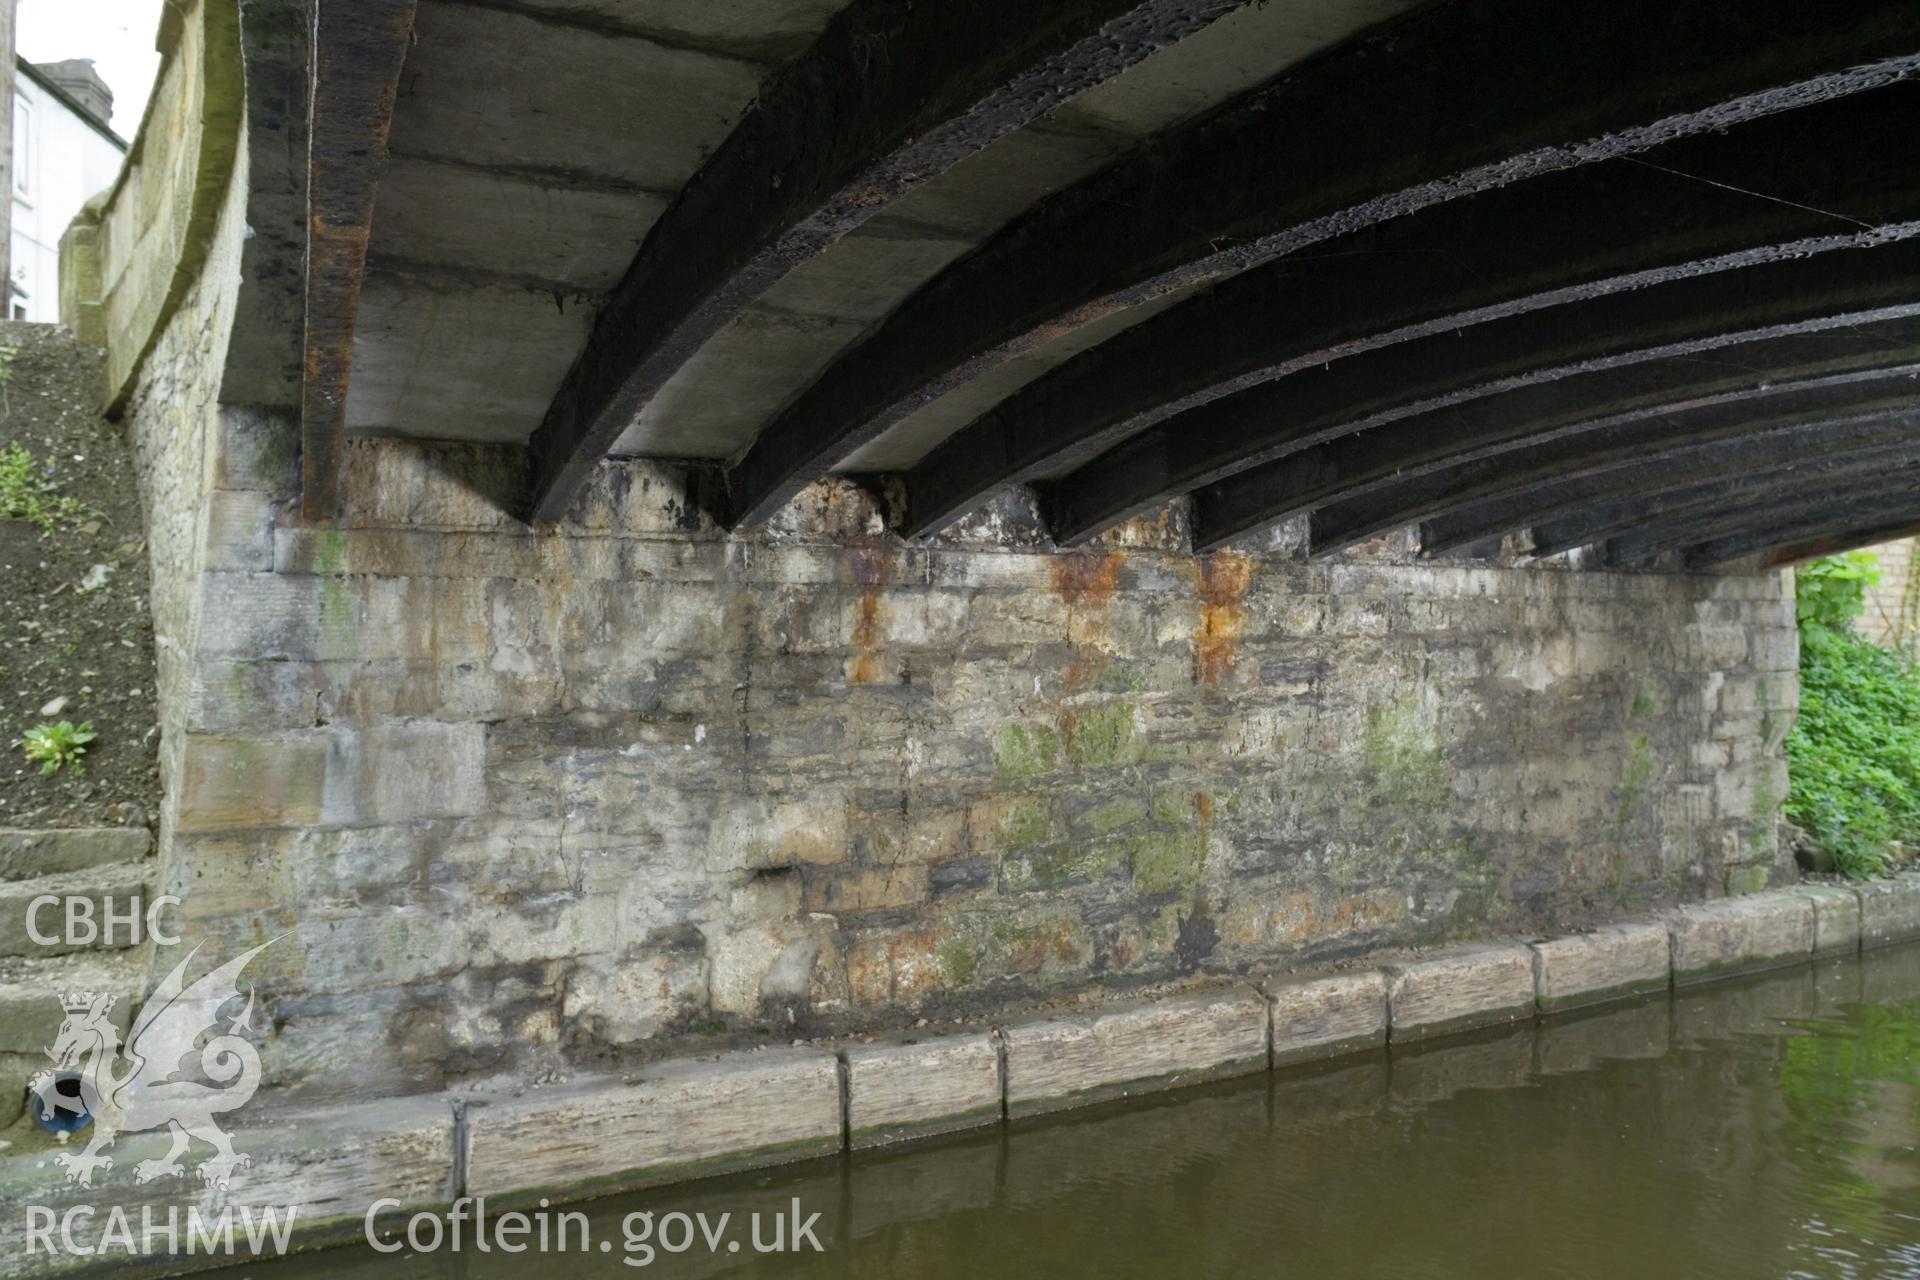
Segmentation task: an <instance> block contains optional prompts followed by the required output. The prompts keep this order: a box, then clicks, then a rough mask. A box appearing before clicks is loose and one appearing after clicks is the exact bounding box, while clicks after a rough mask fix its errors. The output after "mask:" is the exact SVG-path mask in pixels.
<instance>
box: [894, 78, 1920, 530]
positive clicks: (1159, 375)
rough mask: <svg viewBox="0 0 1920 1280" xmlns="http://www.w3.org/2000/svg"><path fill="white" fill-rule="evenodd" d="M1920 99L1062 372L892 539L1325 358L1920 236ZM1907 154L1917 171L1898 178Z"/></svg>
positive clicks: (1779, 133) (907, 480) (1322, 272)
mask: <svg viewBox="0 0 1920 1280" xmlns="http://www.w3.org/2000/svg"><path fill="white" fill-rule="evenodd" d="M1916 138H1920V85H1914V84H1911V83H1907V84H1898V85H1891V86H1888V87H1886V88H1883V89H1878V90H1874V91H1872V92H1869V93H1863V94H1857V95H1854V96H1853V97H1850V98H1844V99H1840V100H1837V101H1834V102H1828V103H1821V104H1818V105H1815V106H1812V107H1808V108H1805V109H1803V110H1799V111H1791V112H1786V113H1784V114H1782V115H1778V116H1773V117H1768V118H1766V119H1762V120H1757V121H1752V122H1749V123H1747V124H1744V125H1742V126H1740V127H1739V128H1737V129H1734V130H1731V131H1730V132H1729V134H1728V135H1727V136H1725V137H1721V136H1712V137H1705V138H1686V139H1681V140H1679V141H1677V142H1673V143H1668V144H1666V145H1664V146H1661V147H1657V148H1654V149H1653V150H1652V151H1650V152H1649V153H1647V155H1646V157H1645V161H1646V162H1645V163H1613V164H1602V165H1589V166H1583V167H1580V168H1575V169H1569V170H1566V171H1564V172H1561V173H1556V174H1549V175H1547V176H1545V177H1541V178H1538V179H1535V180H1533V181H1530V182H1522V183H1516V184H1514V185H1513V186H1510V187H1506V188H1503V189H1500V190H1497V191H1491V192H1487V193H1484V194H1482V195H1479V196H1475V197H1472V198H1471V199H1467V200H1460V201H1454V202H1452V203H1449V204H1443V205H1437V206H1435V207H1433V208H1429V209H1425V210H1422V211H1421V212H1419V213H1415V214H1411V215H1409V216H1407V217H1405V218H1398V219H1394V220H1393V221H1391V222H1387V223H1385V224H1382V225H1380V226H1378V227H1373V228H1369V229H1368V230H1366V231H1364V232H1361V233H1359V234H1358V235H1354V236H1346V237H1342V238H1340V239H1338V240H1333V241H1329V242H1328V243H1326V244H1324V245H1319V246H1315V248H1314V249H1313V250H1311V251H1309V252H1305V253H1302V254H1300V255H1295V256H1290V257H1286V258H1282V259H1280V260H1278V261H1276V262H1273V263H1269V264H1267V265H1265V266H1262V267H1259V268H1257V269H1255V270H1252V271H1249V272H1247V273H1245V274H1243V275H1241V276H1238V277H1235V278H1233V279H1230V280H1227V281H1226V282H1224V283H1222V284H1220V285H1219V286H1217V287H1215V288H1213V289H1210V290H1208V291H1206V292H1204V293H1202V294H1200V295H1199V296H1198V297H1195V298H1193V299H1190V300H1188V301H1186V302H1183V303H1181V304H1179V305H1177V306H1175V307H1172V308H1170V309H1169V310H1167V311H1165V312H1162V313H1160V314H1158V315H1156V316H1154V317H1152V318H1150V319H1148V320H1145V321H1143V322H1142V323H1140V324H1138V325H1136V326H1134V327H1132V328H1130V329H1127V330H1125V331H1123V332H1122V333H1120V334H1118V335H1116V336H1115V337H1113V338H1111V339H1109V340H1108V341H1107V342H1105V343H1103V344H1101V345H1099V346H1097V347H1094V348H1093V349H1091V350H1089V351H1086V352H1083V353H1081V354H1079V355H1077V356H1075V357H1073V358H1072V359H1070V360H1068V361H1066V362H1065V363H1064V364H1062V365H1061V366H1060V367H1058V368H1057V369H1054V370H1052V371H1050V372H1048V373H1046V374H1044V375H1042V376H1041V377H1040V378H1039V379H1037V380H1036V381H1034V382H1033V383H1031V384H1029V385H1028V386H1026V387H1024V388H1022V389H1021V390H1020V391H1018V392H1016V393H1015V394H1014V395H1012V396H1010V397H1008V399H1006V400H1004V401H1002V402H1001V403H1000V404H999V405H997V406H995V407H994V408H993V409H991V410H989V411H988V412H987V413H985V414H983V415H982V416H981V417H980V418H978V419H976V420H975V421H974V422H972V423H970V424H969V425H967V426H966V427H963V428H962V429H961V430H960V431H958V432H956V433H955V434H954V435H952V436H951V437H949V438H948V439H947V440H945V441H943V442H942V443H941V444H940V445H939V446H937V447H936V448H934V449H933V450H931V451H930V452H929V453H928V454H927V456H926V457H925V458H923V459H922V460H921V461H920V462H919V463H918V464H916V465H915V466H913V467H912V468H910V469H909V470H907V471H906V472H905V473H904V474H903V476H902V480H903V483H904V487H905V492H906V518H905V520H904V522H903V526H902V532H904V533H906V534H907V535H908V536H922V535H926V534H929V533H934V532H937V531H938V530H939V529H940V528H941V527H943V526H944V525H945V524H947V523H948V522H950V521H951V520H953V519H955V518H957V517H958V516H961V515H964V514H965V513H966V512H967V511H968V510H969V509H971V508H972V507H973V506H974V505H975V504H977V503H978V502H979V501H980V500H981V499H982V498H984V497H985V496H986V495H987V494H988V493H990V492H992V491H993V490H994V489H995V488H997V487H999V486H1001V485H1004V484H1009V483H1028V482H1032V481H1035V480H1037V479H1042V478H1044V477H1046V476H1047V475H1049V474H1057V473H1058V472H1059V471H1060V470H1061V469H1063V468H1065V467H1068V466H1072V465H1076V464H1080V463H1084V461H1085V460H1086V459H1088V458H1090V457H1091V456H1093V455H1095V454H1097V453H1099V452H1102V451H1103V450H1105V449H1107V448H1109V447H1112V446H1113V445H1114V444H1116V443H1117V442H1119V441H1121V440H1124V439H1127V438H1129V437H1132V436H1135V435H1138V434H1139V433H1140V432H1142V431H1144V430H1147V429H1149V428H1152V427H1154V426H1155V425H1156V424H1158V423H1160V422H1163V421H1165V420H1167V419H1169V418H1172V417H1174V416H1175V415H1177V414H1180V413H1183V412H1186V411H1188V410H1191V409H1195V408H1198V407H1199V406H1201V405H1204V404H1207V403H1209V402H1211V401H1213V400H1217V399H1220V398H1222V397H1224V396H1228V395H1233V394H1236V393H1239V392H1242V391H1246V390H1249V389H1251V388H1253V387H1256V386H1259V385H1261V384H1263V383H1268V382H1271V381H1273V380H1274V379H1277V378H1283V377H1286V376H1288V375H1290V374H1293V373H1297V372H1299V371H1301V370H1304V369H1310V368H1312V367H1314V366H1316V365H1321V364H1324V363H1326V362H1327V361H1330V360H1334V359H1340V358H1343V357H1347V356H1351V355H1356V354H1359V353H1361V352H1365V351H1369V350H1373V349H1377V348H1379V347H1383V346H1388V345H1391V344H1392V343H1395V342H1400V341H1407V340H1410V339H1417V338H1421V337H1426V336H1429V335H1431V334H1434V333H1439V332H1445V331H1448V330H1453V329H1459V328H1463V327H1467V326H1471V325H1475V324H1480V323H1483V322H1486V321H1490V320H1499V319H1502V318H1504V317H1506V316H1511V315H1517V314H1522V313H1525V312H1531V311H1538V310H1541V309H1542V308H1545V307H1549V306H1558V305H1566V304H1572V303H1577V302H1579V301H1582V300H1584V299H1587V298H1592V297H1598V296H1602V295H1605V294H1608V293H1613V292H1619V291H1623V290H1627V289H1635V288H1641V287H1645V286H1647V285H1652V284H1659V283H1662V282H1664V281H1666V280H1671V279H1678V278H1683V277H1686V276H1692V275H1702V274H1707V273H1710V272H1715V271H1724V270H1732V269H1737V268H1740V267H1744V266H1752V265H1757V264H1760V263H1764V262H1769V261H1775V260H1778V259H1780V258H1784V257H1798V256H1804V255H1806V254H1810V253H1819V252H1824V251H1826V250H1829V249H1833V248H1842V247H1852V246H1859V245H1863V244H1871V243H1876V242H1879V241H1883V240H1886V239H1891V238H1897V237H1900V236H1905V235H1911V234H1913V233H1915V232H1916V231H1920V152H1917V151H1916V144H1915V141H1914V140H1915V139H1916ZM1899 156H1911V158H1912V160H1913V161H1914V163H1897V162H1896V163H1890V162H1889V157H1899Z"/></svg>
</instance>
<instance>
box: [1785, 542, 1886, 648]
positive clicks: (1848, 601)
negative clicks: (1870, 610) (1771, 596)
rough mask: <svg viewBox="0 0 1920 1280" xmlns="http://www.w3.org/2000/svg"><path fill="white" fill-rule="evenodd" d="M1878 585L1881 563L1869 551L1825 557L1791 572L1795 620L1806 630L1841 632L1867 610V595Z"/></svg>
mask: <svg viewBox="0 0 1920 1280" xmlns="http://www.w3.org/2000/svg"><path fill="white" fill-rule="evenodd" d="M1879 585H1880V562H1879V560H1878V559H1877V558H1876V557H1875V556H1874V554H1873V552H1871V551H1849V552H1847V554H1845V555H1843V556H1828V557H1827V558H1826V559H1824V560H1815V561H1813V562H1812V563H1811V564H1805V565H1802V566H1800V568H1798V569H1796V570H1794V573H1793V590H1794V604H1793V611H1794V616H1795V618H1797V619H1798V620H1799V623H1800V626H1801V628H1802V630H1804V629H1805V628H1806V627H1807V626H1809V625H1813V626H1821V627H1827V628H1829V629H1831V630H1834V631H1842V630H1845V629H1846V628H1847V627H1849V626H1851V625H1852V624H1853V620H1854V619H1855V618H1857V617H1859V616H1860V613H1861V611H1862V610H1863V609H1865V608H1866V606H1867V592H1869V591H1871V590H1873V589H1874V588H1875V587H1877V586H1879Z"/></svg>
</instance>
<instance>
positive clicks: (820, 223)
mask: <svg viewBox="0 0 1920 1280" xmlns="http://www.w3.org/2000/svg"><path fill="white" fill-rule="evenodd" d="M1245 3H1247V0H976V2H975V3H970V4H964V5H962V4H948V3H933V4H918V5H907V4H899V3H897V2H896V0H855V2H854V3H853V4H852V5H850V6H848V7H847V8H846V9H845V10H843V11H842V12H841V13H839V14H838V15H836V16H835V18H834V19H833V21H832V22H831V23H829V24H828V26H827V29H826V30H825V31H824V32H823V33H822V34H821V36H820V38H819V39H818V40H817V41H816V42H815V43H814V45H813V47H812V48H811V49H809V50H808V52H807V53H806V55H805V56H803V57H802V58H800V59H798V60H797V61H796V62H793V63H791V64H789V65H787V66H786V67H783V68H781V69H780V70H779V71H777V72H775V73H774V74H773V76H772V77H771V78H770V79H769V80H768V81H767V83H766V84H765V85H763V86H762V88H761V91H760V94H759V97H758V99H757V101H756V103H755V105H754V107H753V108H752V109H751V110H749V111H748V113H747V115H746V117H745V118H744V119H742V120H741V122H740V124H739V125H738V126H737V127H735V129H734V130H733V132H732V133H731V134H729V135H728V137H727V139H726V141H725V142H724V143H722V144H721V146H720V147H719V149H718V150H717V151H715V152H714V154H713V156H712V158H710V159H709V160H708V161H707V162H706V163H705V164H704V165H703V166H702V167H701V169H700V172H699V173H697V174H695V175H694V177H693V179H692V180H691V181H690V182H688V184H687V185H686V187H685V188H683V189H682V191H681V193H680V195H679V196H678V198H676V199H675V201H674V202H673V204H672V206H671V207H670V208H668V210H667V211H666V212H665V213H664V214H663V215H662V216H661V218H660V220H659V222H658V223H656V224H655V225H654V227H653V230H652V231H651V232H650V233H649V234H648V236H647V238H646V241H645V242H644V243H643V244H642V245H641V246H640V252H639V254H638V255H637V256H636V257H635V258H634V261H633V265H632V266H631V267H630V268H629V269H628V271H627V274H626V276H625V277H624V278H623V279H622V280H621V282H620V284H619V285H618V286H617V287H616V288H615V289H614V291H613V294H612V296H611V297H610V298H608V300H607V302H606V304H605V305H604V306H603V307H602V309H601V312H600V315H599V317H598V319H597V320H596V321H595V322H594V327H593V331H592V333H591V334H590V335H589V336H588V339H587V345H586V348H585V349H584V350H583V351H582V352H581V353H580V357H579V359H578V360H577V361H576V362H575V363H574V366H573V368H572V369H571V370H570V371H569V372H568V374H567V377H566V380H565V381H564V382H563V383H562V384H561V386H560V390H559V392H558V393H557V394H556V395H555V396H554V399H553V403H552V405H551V406H550V407H549V408H548V410H547V414H546V417H545V418H544V419H543V420H542V422H541V423H540V425H539V427H538V428H537V429H536V430H535V431H534V433H533V438H532V441H531V450H532V455H533V464H534V472H535V474H534V485H533V506H532V510H531V516H532V518H533V519H535V520H543V521H545V520H555V519H558V518H559V517H560V516H562V515H564V514H565V512H566V510H567V507H568V506H569V504H570V503H571V502H572V500H573V497H574V495H575V494H576V493H578V491H579V488H580V486H581V484H583V483H584V482H585V479H586V477H587V475H588V473H590V472H591V471H592V469H593V467H594V466H595V465H596V464H598V463H599V461H600V460H601V459H602V458H603V457H605V456H606V453H607V451H608V450H609V449H610V448H612V447H613V444H614V442H615V441H616V440H618V439H619V437H620V434H621V432H622V431H624V430H625V429H626V427H627V425H628V424H629V423H630V422H632V421H633V419H634V417H635V416H636V415H637V414H638V413H639V412H640V410H641V409H642V408H644V407H645V406H646V404H647V402H648V401H650V400H651V399H652V398H653V397H654V395H655V394H657V393H658V392H659V390H660V388H661V387H662V386H664V385H665V384H666V381H667V379H668V378H670V377H671V376H672V375H673V373H674V372H675V371H676V370H678V369H679V368H680V366H681V365H683V364H685V363H686V361H687V360H688V359H689V358H690V357H691V356H692V355H693V353H694V352H695V351H697V350H699V348H700V346H701V345H702V344H703V343H705V342H706V341H707V339H709V338H711V337H712V336H713V335H714V334H715V333H717V332H719V330H720V328H721V327H722V326H723V325H725V324H726V323H727V321H729V320H731V319H732V318H733V317H734V316H736V315H738V314H739V313H740V311H741V310H742V309H743V308H745V307H746V305H747V304H748V303H750V302H752V301H753V300H754V299H755V298H757V297H759V296H760V295H761V294H762V293H765V292H766V291H767V290H768V289H769V288H771V287H772V286H773V285H774V283H775V282H777V281H778V280H779V279H780V278H781V277H782V276H784V275H785V274H786V273H787V272H789V271H791V270H792V269H793V268H794V267H795V266H796V265H798V264H799V263H802V262H804V261H806V260H807V259H809V258H813V257H816V256H818V255H819V254H820V253H822V252H824V251H825V250H826V249H827V248H828V247H829V246H830V245H832V244H833V243H834V242H835V241H836V240H838V239H840V238H841V237H842V236H844V235H846V234H847V233H848V232H850V231H852V230H854V229H855V228H856V227H858V226H859V225H860V224H861V223H863V222H865V221H866V220H867V219H868V218H870V217H872V216H873V215H874V214H876V213H878V212H880V211H881V210H882V209H884V208H885V207H886V205H887V203H888V202H889V201H891V200H894V199H896V198H898V197H899V196H901V195H903V194H905V193H906V192H907V191H909V190H911V189H913V188H914V187H915V186H918V185H919V184H920V183H922V182H925V181H926V180H928V179H929V178H933V177H936V176H938V175H939V174H941V173H944V172H946V171H947V170H948V169H950V168H952V167H953V166H954V165H955V164H957V163H959V162H960V161H961V160H964V159H966V158H967V157H968V156H970V155H972V154H973V153H974V152H976V151H978V150H979V149H980V148H982V147H984V146H986V145H987V144H988V143H990V142H992V141H993V140H994V139H996V138H998V137H1000V136H1002V135H1004V134H1007V133H1010V132H1012V131H1013V130H1015V129H1017V128H1019V127H1021V126H1022V125H1025V124H1027V123H1028V122H1030V121H1032V120H1033V119H1035V118H1036V117H1038V116H1039V115H1040V114H1042V113H1043V112H1045V111H1047V110H1048V109H1049V108H1051V107H1053V106H1056V105H1058V104H1059V103H1060V102H1062V101H1064V100H1066V99H1067V98H1069V97H1072V96H1073V95H1074V94H1076V93H1079V92H1081V91H1083V90H1085V89H1088V88H1091V87H1092V86H1094V85H1096V84H1100V83H1102V82H1103V81H1106V80H1109V79H1111V78H1112V77H1113V76H1115V75H1117V74H1119V73H1120V72H1122V71H1124V70H1126V69H1127V68H1128V67H1131V66H1133V65H1135V64H1136V63H1138V62H1139V61H1140V60H1141V59H1142V58H1144V57H1146V56H1147V55H1148V54H1151V53H1153V52H1154V51H1155V50H1157V49H1160V48H1162V47H1164V46H1165V45H1167V44H1171V43H1173V42H1175V41H1177V40H1180V39H1182V38H1183V37H1185V36H1188V35H1191V34H1192V33H1193V32H1195V31H1198V30H1200V29H1201V28H1202V27H1205V26H1206V25H1208V24H1209V23H1211V22H1213V21H1214V20H1216V19H1218V18H1220V17H1222V16H1224V15H1226V14H1228V13H1231V12H1232V11H1233V10H1235V9H1238V8H1240V7H1241V6H1242V5H1243V4H1245Z"/></svg>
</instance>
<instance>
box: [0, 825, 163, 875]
mask: <svg viewBox="0 0 1920 1280" xmlns="http://www.w3.org/2000/svg"><path fill="white" fill-rule="evenodd" d="M152 849H153V835H152V833H151V832H149V831H148V830H147V829H146V828H145V827H73V828H69V829H54V830H41V831H24V830H19V829H16V828H10V827H0V881H4V880H29V879H32V878H34V877H36V876H51V875H59V874H61V873H62V872H67V871H81V870H84V869H86V868H88V867H100V866H108V865H111V864H114V863H122V862H139V861H140V860H141V859H143V858H145V857H146V856H147V854H148V853H149V852H150V851H151V850H152Z"/></svg>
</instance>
